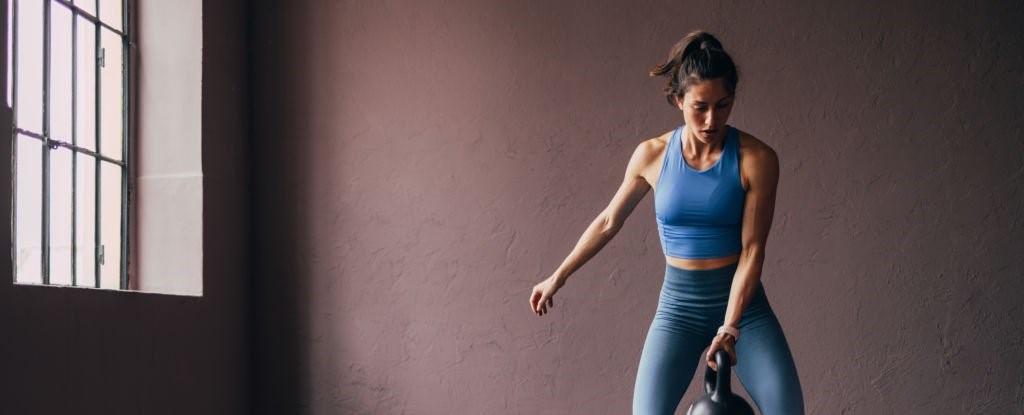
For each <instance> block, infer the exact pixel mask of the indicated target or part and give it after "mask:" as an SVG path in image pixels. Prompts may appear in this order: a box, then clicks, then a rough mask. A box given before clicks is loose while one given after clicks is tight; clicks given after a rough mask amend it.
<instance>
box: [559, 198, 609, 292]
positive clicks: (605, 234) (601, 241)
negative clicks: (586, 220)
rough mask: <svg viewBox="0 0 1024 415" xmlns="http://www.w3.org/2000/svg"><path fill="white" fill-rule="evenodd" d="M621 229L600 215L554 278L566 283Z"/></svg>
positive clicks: (563, 262)
mask: <svg viewBox="0 0 1024 415" xmlns="http://www.w3.org/2000/svg"><path fill="white" fill-rule="evenodd" d="M620 228H621V226H619V225H615V224H613V223H611V221H610V220H609V219H608V218H607V216H605V215H604V214H601V215H598V217H597V218H596V219H594V221H593V222H591V223H590V226H588V227H587V230H586V231H584V232H583V236H581V237H580V240H579V242H576V247H575V248H573V250H572V252H570V253H569V256H567V257H565V260H564V261H562V265H560V266H559V267H558V269H557V270H555V273H554V274H552V277H554V278H555V279H556V280H558V282H559V284H562V283H565V281H566V280H567V279H569V276H570V275H572V273H574V272H576V270H577V269H579V268H580V267H582V266H583V264H585V263H586V262H587V261H589V260H590V258H593V257H594V255H596V254H597V253H598V252H600V251H601V248H604V246H605V244H607V243H608V241H610V240H612V238H613V237H615V234H616V233H618V232H619V229H620Z"/></svg>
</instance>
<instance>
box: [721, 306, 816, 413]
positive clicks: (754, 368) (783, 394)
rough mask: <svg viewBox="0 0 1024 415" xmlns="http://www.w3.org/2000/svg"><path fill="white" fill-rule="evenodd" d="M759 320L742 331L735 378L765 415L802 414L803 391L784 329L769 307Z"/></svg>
mask: <svg viewBox="0 0 1024 415" xmlns="http://www.w3.org/2000/svg"><path fill="white" fill-rule="evenodd" d="M745 317H746V316H745ZM758 317H759V318H757V319H756V323H754V324H749V325H748V327H743V328H741V329H740V330H741V334H740V341H739V342H737V343H736V360H737V364H736V367H735V371H736V375H737V376H738V377H739V380H740V382H741V383H743V388H744V389H746V390H747V393H748V394H750V397H751V398H752V399H753V400H754V403H755V404H756V405H757V407H758V409H759V410H760V411H761V414H762V415H802V414H803V413H804V401H803V392H802V391H801V388H800V379H799V378H798V376H797V372H796V365H795V364H794V363H793V355H792V353H790V350H789V344H788V343H787V342H786V336H785V335H784V334H783V333H782V327H781V326H780V325H779V321H778V319H776V318H775V315H774V313H772V312H771V309H770V308H767V307H765V310H764V311H763V315H761V316H758Z"/></svg>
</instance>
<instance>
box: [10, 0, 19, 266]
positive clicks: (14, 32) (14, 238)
mask: <svg viewBox="0 0 1024 415" xmlns="http://www.w3.org/2000/svg"><path fill="white" fill-rule="evenodd" d="M8 1H9V2H10V3H9V4H10V7H9V11H10V16H9V17H10V19H11V43H10V48H11V76H10V83H11V84H10V86H9V87H10V88H11V125H12V126H13V125H14V124H17V122H18V1H17V0H8ZM11 135H12V136H13V138H14V140H13V141H14V145H13V146H12V150H13V151H14V153H13V154H15V155H17V154H18V136H17V135H16V134H14V133H13V132H12V133H11ZM13 167H14V168H12V169H11V170H13V173H11V175H12V176H14V180H12V181H11V182H12V184H11V195H12V196H14V195H17V194H18V168H17V164H14V166H13ZM17 209H18V204H17V203H11V210H12V211H13V212H14V214H15V215H17V214H18V210H17ZM12 219H14V218H12ZM17 249H18V221H17V220H11V258H14V260H13V261H11V262H12V263H13V264H14V270H13V272H14V273H13V274H12V276H13V278H12V279H13V280H14V281H17V280H18V261H17V258H18V255H17Z"/></svg>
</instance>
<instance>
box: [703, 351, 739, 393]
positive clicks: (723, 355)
mask: <svg viewBox="0 0 1024 415" xmlns="http://www.w3.org/2000/svg"><path fill="white" fill-rule="evenodd" d="M715 363H716V364H718V372H715V371H714V369H711V366H708V367H707V369H705V370H704V392H706V393H707V394H708V395H711V400H713V401H715V402H722V401H724V400H725V399H728V398H729V397H730V396H732V390H731V389H732V384H731V383H730V381H731V377H730V371H731V369H732V368H731V364H732V361H731V360H730V359H729V353H727V352H726V351H725V350H722V349H719V350H718V351H717V352H715Z"/></svg>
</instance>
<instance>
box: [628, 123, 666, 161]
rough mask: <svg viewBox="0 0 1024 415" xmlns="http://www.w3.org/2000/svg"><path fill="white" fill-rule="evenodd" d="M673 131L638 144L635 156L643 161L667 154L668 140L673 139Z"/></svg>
mask: <svg viewBox="0 0 1024 415" xmlns="http://www.w3.org/2000/svg"><path fill="white" fill-rule="evenodd" d="M672 132H673V130H670V131H668V132H665V133H663V134H661V135H657V136H654V137H650V138H647V139H644V140H643V141H641V142H640V143H638V144H637V146H636V150H635V151H634V154H635V155H636V156H639V157H640V158H642V159H648V160H650V159H655V158H658V157H660V156H661V155H662V154H663V153H665V147H667V146H668V140H670V139H671V138H672Z"/></svg>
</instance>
